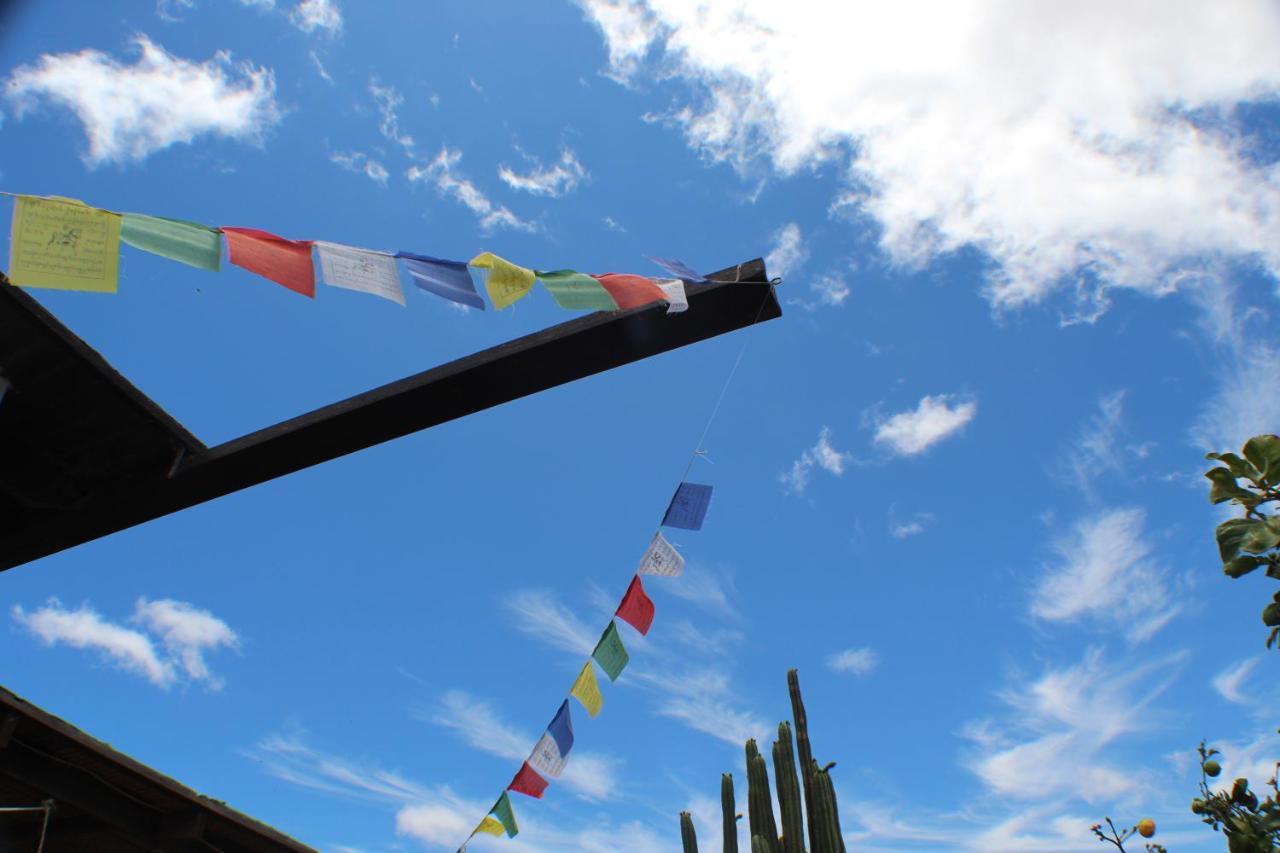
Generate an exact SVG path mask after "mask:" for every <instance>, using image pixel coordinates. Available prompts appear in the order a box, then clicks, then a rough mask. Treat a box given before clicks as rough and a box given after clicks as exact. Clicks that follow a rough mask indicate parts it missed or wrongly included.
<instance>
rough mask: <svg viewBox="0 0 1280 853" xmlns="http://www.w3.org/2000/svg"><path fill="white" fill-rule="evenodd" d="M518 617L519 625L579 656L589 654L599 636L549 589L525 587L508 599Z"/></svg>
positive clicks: (554, 645) (507, 602)
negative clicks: (525, 588)
mask: <svg viewBox="0 0 1280 853" xmlns="http://www.w3.org/2000/svg"><path fill="white" fill-rule="evenodd" d="M504 603H505V604H506V606H507V609H509V610H510V611H511V612H512V614H513V615H514V616H515V617H516V622H515V626H516V627H517V628H518V629H520V630H521V631H524V632H525V633H526V634H533V635H534V636H536V637H538V638H539V639H541V640H543V641H544V642H546V643H547V644H548V645H550V646H552V647H554V648H557V649H560V650H561V651H566V652H569V653H571V654H575V655H589V654H591V650H592V649H594V648H595V645H596V640H597V639H598V635H597V633H596V632H595V631H593V630H592V629H590V628H589V627H587V624H586V623H585V622H583V621H582V620H581V619H579V618H578V617H577V615H576V614H574V613H573V611H571V610H570V609H569V608H568V607H566V606H564V605H563V604H561V603H560V601H559V600H558V599H557V598H556V597H555V595H553V594H552V593H550V592H547V591H546V590H538V589H531V590H522V591H520V592H516V593H513V594H512V595H510V596H508V598H507V599H506V601H505V602H504Z"/></svg>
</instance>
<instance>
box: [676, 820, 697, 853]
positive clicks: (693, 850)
mask: <svg viewBox="0 0 1280 853" xmlns="http://www.w3.org/2000/svg"><path fill="white" fill-rule="evenodd" d="M680 842H681V843H682V844H683V845H684V853H698V833H697V832H695V831H694V829H693V816H692V815H690V814H689V813H688V812H680Z"/></svg>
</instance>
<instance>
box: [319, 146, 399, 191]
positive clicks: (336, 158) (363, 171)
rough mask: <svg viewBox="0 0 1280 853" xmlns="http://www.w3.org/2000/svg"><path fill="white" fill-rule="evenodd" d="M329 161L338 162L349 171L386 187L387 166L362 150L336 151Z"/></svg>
mask: <svg viewBox="0 0 1280 853" xmlns="http://www.w3.org/2000/svg"><path fill="white" fill-rule="evenodd" d="M329 162H330V163H336V164H337V165H338V166H341V167H342V168H343V169H345V170H346V171H348V172H355V173H356V174H357V175H364V176H365V177H367V178H368V179H369V180H371V181H373V182H374V183H375V184H378V185H380V186H384V187H385V186H386V185H387V178H388V177H389V175H388V173H387V169H386V167H385V166H383V165H382V164H381V163H379V162H378V161H377V160H374V159H373V158H372V157H369V156H368V155H367V154H365V153H363V152H361V151H352V152H350V153H346V152H343V151H335V152H333V153H332V154H330V155H329Z"/></svg>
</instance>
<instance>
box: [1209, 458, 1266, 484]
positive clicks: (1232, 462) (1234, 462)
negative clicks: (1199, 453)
mask: <svg viewBox="0 0 1280 853" xmlns="http://www.w3.org/2000/svg"><path fill="white" fill-rule="evenodd" d="M1204 458H1205V459H1216V460H1217V461H1219V462H1221V463H1222V464H1223V465H1226V466H1227V468H1228V469H1230V471H1231V473H1232V474H1234V475H1235V476H1237V477H1244V478H1245V479H1248V480H1259V479H1261V478H1262V472H1261V471H1259V470H1258V469H1257V468H1255V467H1253V465H1252V464H1250V463H1249V462H1246V461H1245V460H1243V459H1241V458H1240V457H1239V456H1236V455H1235V454H1234V453H1206V454H1205V455H1204Z"/></svg>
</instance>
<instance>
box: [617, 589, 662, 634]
mask: <svg viewBox="0 0 1280 853" xmlns="http://www.w3.org/2000/svg"><path fill="white" fill-rule="evenodd" d="M617 614H618V618H619V619H625V620H627V621H628V622H630V623H631V625H632V626H633V627H634V628H635V629H636V630H637V631H639V632H640V633H641V634H647V633H649V626H650V625H652V624H653V602H652V601H650V600H649V596H647V595H645V594H644V586H643V585H642V584H641V583H640V576H639V575H636V576H635V577H634V578H632V579H631V586H629V587H627V594H626V595H624V596H622V603H621V604H619V605H618V610H617Z"/></svg>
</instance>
